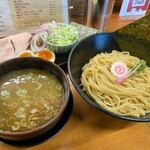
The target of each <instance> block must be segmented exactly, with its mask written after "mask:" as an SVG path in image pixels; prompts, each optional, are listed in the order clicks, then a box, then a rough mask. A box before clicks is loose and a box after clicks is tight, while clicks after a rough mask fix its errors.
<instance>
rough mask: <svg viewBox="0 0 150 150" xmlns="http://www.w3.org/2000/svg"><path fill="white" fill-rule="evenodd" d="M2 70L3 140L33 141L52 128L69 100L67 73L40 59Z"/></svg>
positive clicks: (0, 131) (4, 65)
mask: <svg viewBox="0 0 150 150" xmlns="http://www.w3.org/2000/svg"><path fill="white" fill-rule="evenodd" d="M0 70H1V73H0V77H1V78H0V107H1V108H2V109H1V112H0V119H1V121H0V138H2V139H5V140H11V141H24V140H30V139H33V138H37V137H39V136H42V135H43V134H44V133H46V132H48V131H49V130H50V129H52V128H53V127H54V126H55V125H56V124H57V123H58V122H59V120H60V119H61V117H62V114H63V113H64V111H65V109H66V107H67V104H68V101H69V96H70V87H69V82H68V79H67V76H66V74H65V73H64V71H63V70H62V69H61V68H60V67H59V66H57V65H56V64H54V63H52V62H50V61H47V60H44V59H41V58H37V57H32V58H31V57H21V58H14V59H11V60H8V61H5V62H3V63H1V64H0Z"/></svg>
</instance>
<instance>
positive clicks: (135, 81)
mask: <svg viewBox="0 0 150 150" xmlns="http://www.w3.org/2000/svg"><path fill="white" fill-rule="evenodd" d="M127 47H128V46H127ZM133 48H134V47H133ZM113 50H115V51H113ZM135 51H136V49H135ZM144 52H145V54H147V52H146V51H141V52H140V50H137V52H136V55H132V54H130V51H128V50H127V52H125V51H121V49H120V47H119V45H118V43H117V41H116V40H115V38H114V36H113V33H100V34H95V35H92V36H88V37H86V38H85V39H83V40H81V41H80V42H79V43H78V44H77V45H76V46H75V47H74V48H73V49H72V51H71V53H70V55H69V59H68V71H69V76H70V78H71V81H72V83H73V85H74V86H75V88H76V90H77V91H78V92H79V94H80V95H81V96H82V97H83V99H84V100H86V101H87V102H88V103H90V104H91V105H92V106H94V107H95V108H97V109H98V110H100V111H103V112H105V113H107V114H109V115H111V116H115V117H117V118H121V119H125V120H130V121H139V122H146V121H150V67H148V65H150V64H149V57H150V56H147V55H143V54H144ZM141 59H144V60H145V61H144V62H146V61H147V65H146V64H144V65H145V66H144V67H143V68H142V67H141V68H140V69H141V70H140V69H139V71H138V70H136V71H133V72H132V74H131V75H128V74H129V73H130V71H132V70H134V69H135V68H136V67H137V66H138V63H140V62H141V61H143V60H141ZM76 60H78V61H76ZM119 63H121V64H123V66H124V67H125V68H126V74H125V75H126V76H125V75H123V76H116V74H115V73H114V68H113V67H114V66H116V64H119ZM112 66H113V67H112ZM135 66H136V67H135ZM117 69H118V68H117ZM119 69H120V68H119ZM115 71H116V70H115ZM119 71H120V72H121V70H119ZM118 73H119V72H118ZM123 78H125V79H123ZM122 79H123V80H122Z"/></svg>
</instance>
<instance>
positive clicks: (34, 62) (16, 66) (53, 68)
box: [0, 57, 70, 136]
mask: <svg viewBox="0 0 150 150" xmlns="http://www.w3.org/2000/svg"><path fill="white" fill-rule="evenodd" d="M26 68H35V69H40V70H45V71H48V72H50V73H52V74H54V75H55V76H56V77H57V78H58V80H59V81H60V82H61V84H62V85H63V87H64V100H63V104H62V106H61V108H60V111H59V112H58V113H57V115H56V116H55V117H54V118H52V119H51V120H50V121H48V122H47V123H45V124H43V125H41V126H39V127H37V128H35V129H33V130H29V131H25V132H14V133H8V135H15V136H18V135H19V136H21V135H26V134H31V133H32V132H36V131H38V130H39V132H40V131H41V130H43V128H47V126H49V127H48V128H50V126H51V125H50V124H52V126H51V127H53V125H54V124H55V123H54V122H55V121H56V120H57V118H59V119H60V116H61V115H62V114H63V112H64V110H65V108H66V106H67V104H68V101H69V96H70V87H69V81H68V79H67V76H66V74H65V73H64V72H63V70H62V69H61V68H60V67H59V66H57V65H56V64H54V63H52V62H50V61H47V60H44V59H41V58H36V57H21V58H14V59H11V60H8V61H6V62H3V63H1V64H0V70H1V71H0V77H1V76H3V75H6V74H7V73H9V72H12V71H15V70H21V69H26ZM56 122H58V121H56ZM44 131H46V130H45V129H44ZM2 134H7V133H6V132H5V133H4V132H3V133H2Z"/></svg>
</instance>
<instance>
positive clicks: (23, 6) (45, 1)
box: [0, 0, 69, 37]
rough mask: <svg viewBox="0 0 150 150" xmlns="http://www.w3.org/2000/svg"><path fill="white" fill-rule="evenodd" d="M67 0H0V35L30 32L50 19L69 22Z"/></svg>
mask: <svg viewBox="0 0 150 150" xmlns="http://www.w3.org/2000/svg"><path fill="white" fill-rule="evenodd" d="M68 8H69V6H68V0H57V1H56V0H42V1H41V0H34V1H31V0H0V37H4V36H7V35H10V34H16V33H20V32H24V31H28V32H31V33H34V32H35V29H37V28H39V26H40V25H42V24H44V23H48V22H51V21H56V22H64V23H69V9H68Z"/></svg>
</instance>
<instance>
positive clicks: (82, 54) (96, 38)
mask: <svg viewBox="0 0 150 150" xmlns="http://www.w3.org/2000/svg"><path fill="white" fill-rule="evenodd" d="M112 50H118V51H122V50H121V49H120V46H119V44H118V43H117V41H116V39H115V37H114V34H113V33H99V34H94V35H92V36H89V37H86V38H84V39H83V40H81V41H80V42H79V43H78V44H76V46H75V47H74V48H73V49H72V51H71V52H70V55H69V59H68V71H69V76H70V79H71V81H72V83H73V85H74V86H75V88H76V90H77V91H78V93H79V94H80V95H81V96H82V97H83V99H85V100H86V101H87V102H88V103H90V104H91V105H92V106H94V107H95V108H97V109H98V110H101V111H103V112H106V113H107V114H109V115H112V116H115V117H118V118H121V119H126V120H131V121H141V122H142V121H143V122H145V121H150V113H148V114H146V115H145V116H143V117H127V116H121V115H118V114H115V113H112V112H109V111H107V110H105V109H103V108H102V107H100V106H99V105H98V104H97V103H95V102H94V101H93V100H91V98H89V97H88V95H87V94H86V93H85V92H84V91H83V90H82V88H81V86H80V84H81V82H80V78H81V69H82V67H83V66H84V65H85V64H86V63H87V62H88V61H89V60H90V58H92V57H94V56H95V55H96V54H98V53H101V52H111V51H112ZM137 54H138V53H137ZM134 56H136V55H134ZM149 57H150V56H149ZM146 61H147V60H146Z"/></svg>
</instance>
